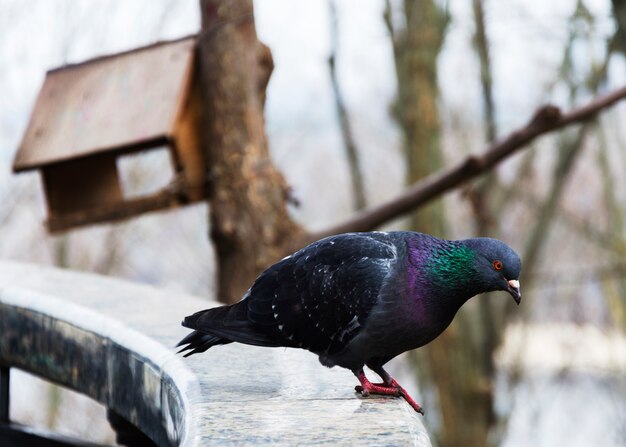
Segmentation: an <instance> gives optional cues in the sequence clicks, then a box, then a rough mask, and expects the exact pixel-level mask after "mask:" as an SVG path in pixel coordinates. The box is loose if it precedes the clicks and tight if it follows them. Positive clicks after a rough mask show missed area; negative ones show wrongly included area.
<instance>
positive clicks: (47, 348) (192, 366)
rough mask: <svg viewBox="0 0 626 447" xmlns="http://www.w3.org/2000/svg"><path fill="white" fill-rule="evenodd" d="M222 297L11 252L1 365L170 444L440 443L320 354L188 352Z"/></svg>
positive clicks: (6, 265) (3, 280)
mask: <svg viewBox="0 0 626 447" xmlns="http://www.w3.org/2000/svg"><path fill="white" fill-rule="evenodd" d="M214 304H215V303H211V302H207V301H206V300H200V299H198V298H195V297H191V296H188V295H183V294H174V293H168V292H165V291H162V290H157V289H154V288H151V287H147V286H142V285H137V284H132V283H128V282H124V281H119V280H113V279H109V278H104V277H100V276H96V275H88V274H80V273H76V272H71V271H63V270H58V269H51V268H45V267H39V266H33V265H28V264H19V263H12V262H6V261H0V365H3V366H10V367H18V368H20V369H24V370H26V371H29V372H31V373H34V374H36V375H39V376H41V377H43V378H46V379H48V380H51V381H54V382H57V383H59V384H62V385H64V386H67V387H69V388H72V389H74V390H77V391H79V392H81V393H84V394H86V395H88V396H90V397H92V398H93V399H95V400H97V401H99V402H101V403H103V404H104V405H106V406H107V407H109V408H110V409H112V410H114V411H115V412H116V413H118V414H120V415H121V416H123V417H124V418H126V419H127V420H129V421H130V422H132V423H133V424H134V425H136V426H137V427H138V428H139V429H141V430H142V431H143V432H144V433H146V434H147V435H148V436H149V437H150V438H152V439H153V440H154V441H155V442H156V443H157V444H158V445H162V446H166V445H185V446H203V445H245V444H272V445H294V444H298V445H307V444H308V445H311V444H321V445H418V446H430V442H429V439H428V435H427V433H426V431H425V429H424V426H423V424H422V420H421V417H420V416H418V415H417V414H416V413H415V412H413V410H412V409H410V407H409V406H408V405H407V404H406V403H405V402H404V401H401V400H399V399H393V398H387V399H385V398H377V399H372V398H369V399H360V398H357V397H356V396H355V393H354V391H353V389H354V385H355V384H356V381H355V379H354V377H352V374H351V373H350V372H348V371H345V370H342V369H339V368H333V369H330V370H329V369H326V368H324V367H322V366H321V365H320V364H319V363H318V362H317V359H316V357H315V356H314V355H312V354H310V353H308V352H305V351H301V350H295V349H281V348H275V349H269V348H255V347H250V346H243V345H237V344H231V345H227V346H218V347H215V348H213V349H211V350H210V351H208V352H207V353H205V354H201V355H198V356H194V357H191V358H189V359H183V358H181V357H180V356H177V355H176V354H175V353H174V349H173V346H174V345H175V344H176V342H177V341H178V340H179V339H180V338H181V337H182V336H183V335H185V334H186V332H187V331H186V330H185V329H184V328H182V327H180V325H179V322H180V320H181V319H182V318H183V316H185V315H187V314H189V313H192V312H195V311H197V310H199V309H202V308H206V307H211V306H212V305H214ZM13 397H14V398H19V396H13Z"/></svg>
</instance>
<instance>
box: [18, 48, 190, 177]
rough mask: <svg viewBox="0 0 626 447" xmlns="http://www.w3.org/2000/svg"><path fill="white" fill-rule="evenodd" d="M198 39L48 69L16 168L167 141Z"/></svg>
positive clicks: (181, 100) (129, 150)
mask: <svg viewBox="0 0 626 447" xmlns="http://www.w3.org/2000/svg"><path fill="white" fill-rule="evenodd" d="M194 46H195V37H193V36H192V37H186V38H183V39H178V40H175V41H169V42H159V43H156V44H153V45H150V46H146V47H142V48H138V49H134V50H132V51H127V52H124V53H119V54H115V55H111V56H104V57H99V58H97V59H92V60H89V61H86V62H83V63H80V64H75V65H68V66H64V67H61V68H57V69H54V70H50V71H49V72H48V73H47V74H46V78H45V80H44V83H43V86H42V88H41V91H40V92H39V96H38V97H37V101H36V103H35V107H34V110H33V113H32V115H31V118H30V123H29V124H28V127H27V129H26V132H25V134H24V138H23V140H22V143H21V144H20V147H19V149H18V151H17V154H16V156H15V160H14V163H13V170H14V171H16V172H17V171H24V170H28V169H36V168H40V167H42V166H45V165H49V164H52V163H58V162H61V161H65V160H70V159H76V158H80V157H85V156H89V155H97V154H101V153H104V152H109V153H110V152H120V153H126V152H133V151H135V150H140V149H146V148H149V147H156V146H162V145H164V144H167V142H168V141H170V138H171V135H172V132H173V127H174V125H175V121H176V117H177V115H178V113H179V111H180V109H181V107H182V105H183V102H184V98H185V96H186V95H187V94H188V93H189V88H190V86H189V84H190V80H191V78H192V70H193V55H194Z"/></svg>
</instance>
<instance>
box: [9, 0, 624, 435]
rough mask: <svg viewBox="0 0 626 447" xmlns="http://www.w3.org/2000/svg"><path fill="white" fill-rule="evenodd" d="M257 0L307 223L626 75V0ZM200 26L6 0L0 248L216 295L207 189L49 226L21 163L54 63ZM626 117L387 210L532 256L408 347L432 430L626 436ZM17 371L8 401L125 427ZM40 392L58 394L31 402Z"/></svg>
mask: <svg viewBox="0 0 626 447" xmlns="http://www.w3.org/2000/svg"><path fill="white" fill-rule="evenodd" d="M255 15H256V27H257V32H258V34H259V38H260V40H261V41H263V42H264V43H266V44H267V45H268V46H269V47H270V49H271V50H272V54H273V57H274V63H275V69H274V72H273V75H272V78H271V81H270V84H269V87H268V92H267V105H266V120H267V122H266V124H267V125H266V130H267V134H268V137H269V141H270V150H271V154H272V158H273V161H274V162H275V164H276V165H277V166H278V167H279V168H280V169H281V171H282V172H283V174H284V175H285V177H286V178H287V181H288V182H289V184H290V185H291V186H292V188H293V191H294V195H295V197H296V198H297V199H298V200H299V202H300V206H299V207H293V208H292V209H291V211H292V215H293V217H294V218H295V219H296V220H297V221H298V222H300V223H301V224H302V225H304V226H305V227H306V228H308V229H311V230H316V229H322V228H324V227H326V226H328V225H329V224H332V223H338V222H340V221H342V220H343V219H345V218H346V217H348V216H350V215H351V214H352V212H353V210H354V209H355V207H358V206H361V205H362V204H363V202H365V203H366V204H368V205H369V204H375V203H380V202H381V201H384V200H386V199H390V198H392V197H393V196H394V195H395V194H396V193H397V192H399V191H401V190H402V188H403V186H404V185H405V184H406V183H407V181H414V180H416V179H418V178H420V177H422V176H424V175H425V174H427V173H428V172H432V171H434V170H436V169H438V168H439V167H445V166H448V165H451V164H452V163H454V162H456V161H458V160H460V159H461V158H462V157H463V156H464V155H466V154H467V153H469V152H480V151H482V150H484V149H485V148H486V147H487V143H488V141H491V140H493V139H494V138H497V137H498V136H501V135H506V134H507V133H508V132H510V131H512V130H513V129H515V128H517V127H520V126H522V125H524V124H525V123H526V122H527V121H528V120H529V119H530V117H531V116H532V114H533V112H534V110H535V109H536V108H537V107H538V106H540V105H541V104H543V103H546V102H552V103H555V104H557V105H559V106H560V107H562V108H563V110H567V109H569V108H571V107H574V106H576V105H578V104H583V103H585V102H586V101H588V100H589V99H590V98H592V97H593V96H595V95H597V94H599V93H602V92H605V91H608V90H611V89H612V88H616V87H621V86H623V84H624V81H625V80H626V64H625V60H624V55H625V54H626V2H624V1H622V0H613V1H612V2H611V1H610V0H585V1H582V0H579V1H577V0H559V1H552V2H543V1H540V0H524V1H522V0H504V1H502V0H501V1H495V0H474V1H473V2H469V1H461V0H450V1H448V2H439V1H426V0H423V1H409V0H406V1H404V2H401V1H391V2H385V1H383V0H359V1H347V0H343V1H341V0H337V1H332V2H328V1H320V0H310V1H303V0H301V1H298V2H293V1H289V0H257V1H255ZM620 20H621V21H620ZM199 26H200V17H199V7H198V1H197V0H184V1H183V0H142V1H140V0H133V1H131V2H128V1H126V2H122V1H112V0H108V1H100V2H90V1H87V0H82V1H81V0H54V1H52V0H30V1H29V2H23V1H18V0H0V30H2V34H1V36H2V37H1V38H0V60H1V61H2V63H1V64H0V203H1V204H2V206H1V207H0V256H1V257H2V258H6V259H13V260H20V261H27V262H35V263H41V264H48V265H56V266H60V267H64V268H70V269H74V270H82V271H91V272H97V273H102V274H106V275H112V276H117V277H123V278H127V279H130V280H133V281H139V282H143V283H149V284H153V285H156V286H158V287H162V288H165V289H169V290H176V291H185V292H189V293H194V294H197V295H200V296H206V297H211V296H212V294H213V292H214V286H215V278H214V273H215V267H214V264H215V262H214V253H213V250H212V247H211V244H210V242H209V239H208V228H207V225H208V224H207V210H206V205H195V206H191V207H186V208H181V209H178V210H173V211H167V212H159V213H153V214H148V215H144V216H142V217H139V218H135V219H133V220H130V221H127V222H124V223H120V224H115V225H100V226H95V227H89V228H87V229H80V230H76V231H72V232H70V233H67V234H65V235H62V236H49V235H48V234H47V233H46V231H45V229H44V227H43V225H42V222H43V219H44V217H45V205H44V202H43V194H42V190H41V185H40V180H39V177H38V175H37V174H25V175H19V176H16V175H13V174H11V163H12V160H13V156H14V154H15V151H16V149H17V146H18V144H19V142H20V139H21V136H22V134H23V132H24V129H25V127H26V125H27V123H28V118H29V114H30V111H31V109H32V107H33V103H34V100H35V98H36V95H37V93H38V91H39V88H40V86H41V83H42V81H43V78H44V74H45V71H46V70H47V69H50V68H53V67H57V66H60V65H63V64H67V63H71V62H80V61H83V60H85V59H89V58H92V57H94V56H98V55H101V54H109V53H114V52H119V51H123V50H126V49H131V48H134V47H137V46H140V45H145V44H149V43H152V42H155V41H158V40H163V39H170V38H176V37H180V36H183V35H188V34H193V33H195V32H197V30H198V29H199ZM331 55H334V60H335V66H334V68H335V72H334V77H333V75H332V74H331V70H330V66H329V62H328V61H329V56H331ZM146 88H149V86H146ZM129 100H132V98H129ZM338 104H339V108H338ZM338 110H340V111H345V113H346V114H347V117H348V120H349V128H346V127H345V126H344V127H342V125H341V121H340V120H339V114H338ZM625 119H626V104H618V105H617V106H615V107H613V108H611V109H610V110H608V111H606V112H605V113H603V114H602V115H601V116H600V117H599V119H597V120H595V121H593V122H590V123H588V124H584V125H582V126H581V125H578V126H573V127H570V128H568V129H566V130H565V131H562V132H557V133H553V134H550V135H548V136H545V137H542V138H540V139H538V140H537V141H536V142H534V143H533V144H532V147H530V148H528V149H526V150H524V151H522V152H521V153H520V154H518V155H516V156H514V157H513V158H511V159H509V160H507V161H506V162H505V163H503V164H502V165H500V166H499V168H498V170H497V172H496V173H494V174H493V175H489V176H486V177H485V178H482V179H480V181H477V182H473V183H472V184H470V185H467V186H466V187H464V188H462V190H459V191H457V192H454V193H453V194H450V195H448V196H446V197H445V198H443V200H441V201H438V202H437V204H435V205H434V206H431V207H429V208H428V209H426V210H421V211H420V213H418V214H417V215H415V216H412V217H411V218H409V219H403V220H399V221H397V222H395V223H393V224H391V225H388V226H387V227H386V228H387V229H400V228H407V227H413V228H416V229H419V230H420V231H424V232H429V233H433V234H438V235H440V236H445V237H448V238H464V237H471V236H475V235H482V236H493V237H498V238H501V239H503V240H504V241H506V242H507V243H509V244H510V245H511V246H513V247H514V248H516V250H517V251H518V252H519V253H520V254H521V255H522V259H523V262H524V272H523V274H524V277H523V278H522V290H523V302H522V306H520V307H519V308H516V309H513V306H510V303H509V301H511V300H510V299H508V295H507V296H506V297H505V296H500V295H494V296H491V297H486V298H481V299H479V300H472V301H471V302H470V303H468V304H467V305H466V306H465V307H464V309H463V310H462V311H461V313H460V315H459V316H458V317H457V321H456V322H455V324H454V325H453V326H451V327H450V328H449V330H448V331H447V332H446V334H444V336H442V337H441V338H440V339H439V340H437V341H436V342H434V343H433V344H432V345H431V346H429V347H428V348H425V349H422V350H420V351H421V352H419V353H417V354H411V355H408V356H406V357H405V358H403V359H401V361H400V362H402V363H403V364H404V366H403V371H405V372H404V374H403V376H404V377H401V378H403V379H404V381H405V382H407V381H409V382H411V381H414V380H415V378H416V377H418V378H419V395H420V396H419V399H418V400H420V399H421V400H422V403H423V404H424V405H425V406H426V408H427V409H428V410H429V412H428V413H427V417H426V424H427V427H428V429H429V431H430V433H431V435H432V437H433V441H437V443H438V444H439V445H441V446H455V445H486V444H491V445H503V446H527V445H535V446H552V445H558V444H567V445H569V446H577V445H581V446H582V445H602V446H625V445H626V334H625V331H626V233H625V230H626V227H625V220H624V219H625V217H626V135H625V132H626V130H625V126H623V125H621V123H623V122H625ZM346 135H351V136H352V139H353V142H354V147H355V149H356V151H357V154H358V166H360V168H357V169H356V170H355V169H352V170H351V163H350V161H349V160H351V158H350V157H349V156H348V155H346V144H345V136H346ZM407 154H413V155H407ZM165 161H166V160H165ZM163 168H164V159H163V157H159V156H158V152H157V153H156V154H155V155H154V156H152V159H151V161H150V163H148V164H136V163H133V162H132V159H131V160H130V161H129V162H128V163H127V165H125V166H123V167H122V174H123V182H124V187H125V188H128V189H129V190H132V191H144V190H150V189H151V188H152V187H153V185H155V184H158V183H159V180H160V179H161V177H159V174H160V173H161V172H162V170H163ZM356 171H360V172H361V174H362V182H361V183H362V194H360V198H359V194H358V193H356V192H358V191H359V182H358V181H357V182H355V181H354V172H356ZM355 185H356V189H355ZM505 301H506V302H505ZM173 323H174V324H177V323H178V321H175V322H173ZM401 366H402V365H399V366H397V367H396V368H398V367H401ZM320 374H323V371H320ZM16 376H17V375H16ZM13 382H14V385H15V386H19V387H21V389H20V390H18V391H17V392H16V393H15V394H14V396H17V397H16V398H15V400H16V401H17V402H14V411H13V413H12V414H13V415H14V416H15V419H16V420H18V421H21V422H26V423H31V424H35V425H43V426H48V427H51V428H54V429H56V430H59V431H62V432H67V433H75V434H79V435H80V436H83V437H88V438H90V439H95V440H98V441H104V442H112V439H113V437H112V434H111V432H109V431H107V429H106V422H105V417H104V410H102V409H101V408H98V407H97V406H95V405H92V404H89V403H88V402H84V401H83V400H81V398H80V397H78V396H75V395H70V394H65V393H60V392H59V390H58V389H57V388H55V387H50V386H48V385H44V384H41V383H38V382H33V381H32V380H31V379H28V378H26V377H25V376H21V377H18V378H16V380H14V381H13ZM415 386H416V385H413V387H414V389H415ZM407 388H410V387H407ZM19 396H23V400H22V399H21V398H20V397H19ZM29 396H31V397H29ZM34 399H45V402H47V404H45V405H42V406H41V407H42V408H40V409H39V410H38V411H37V412H33V407H34V405H32V402H33V400H34ZM61 404H63V405H61ZM83 408H87V409H85V410H83ZM99 423H102V425H103V427H102V428H101V429H100V428H97V427H99V425H98V424H99Z"/></svg>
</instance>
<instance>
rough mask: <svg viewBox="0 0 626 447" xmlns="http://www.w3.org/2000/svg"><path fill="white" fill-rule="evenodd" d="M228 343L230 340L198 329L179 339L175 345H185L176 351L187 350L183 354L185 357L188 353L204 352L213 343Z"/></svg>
mask: <svg viewBox="0 0 626 447" xmlns="http://www.w3.org/2000/svg"><path fill="white" fill-rule="evenodd" d="M228 343H232V341H231V340H226V339H224V338H220V337H216V336H215V335H211V334H204V333H202V332H200V331H193V332H192V333H190V334H189V335H187V336H186V337H185V338H183V339H182V340H181V341H179V342H178V344H177V345H176V347H179V346H184V345H187V346H184V347H183V348H182V349H181V350H180V351H178V354H180V353H182V352H185V351H189V352H185V355H184V356H185V357H189V356H190V355H193V354H198V353H200V352H204V351H206V350H207V349H209V348H211V347H213V346H215V345H226V344H228Z"/></svg>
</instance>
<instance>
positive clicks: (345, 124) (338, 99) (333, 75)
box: [328, 0, 367, 210]
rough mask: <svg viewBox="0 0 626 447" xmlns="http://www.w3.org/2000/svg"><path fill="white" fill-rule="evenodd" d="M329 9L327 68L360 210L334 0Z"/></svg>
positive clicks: (361, 196)
mask: <svg viewBox="0 0 626 447" xmlns="http://www.w3.org/2000/svg"><path fill="white" fill-rule="evenodd" d="M328 6H329V9H330V30H331V39H330V41H331V46H330V56H329V57H328V68H329V70H330V80H331V83H332V86H333V93H334V94H335V107H336V108H337V116H338V118H339V125H340V127H341V136H342V138H343V144H344V146H345V148H346V155H347V157H348V165H349V167H350V178H351V179H352V189H353V193H354V209H355V210H360V209H363V208H365V206H366V205H367V202H366V199H365V186H364V182H363V173H362V170H361V163H360V160H359V151H358V150H357V147H356V143H355V141H354V136H353V134H352V126H351V125H350V118H349V117H348V111H347V109H346V105H345V102H344V99H343V96H342V94H341V89H340V87H339V79H338V78H337V54H338V53H339V25H338V20H339V19H338V17H337V5H335V0H329V1H328Z"/></svg>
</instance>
